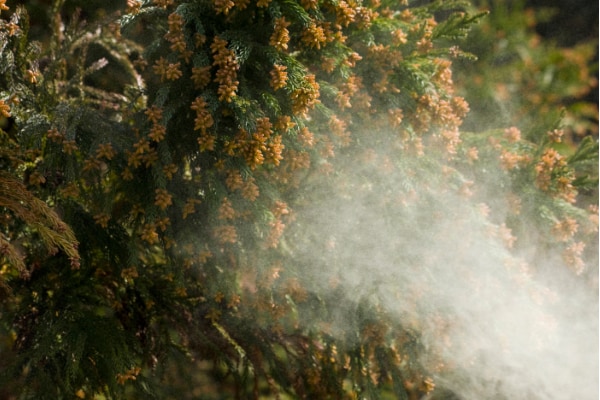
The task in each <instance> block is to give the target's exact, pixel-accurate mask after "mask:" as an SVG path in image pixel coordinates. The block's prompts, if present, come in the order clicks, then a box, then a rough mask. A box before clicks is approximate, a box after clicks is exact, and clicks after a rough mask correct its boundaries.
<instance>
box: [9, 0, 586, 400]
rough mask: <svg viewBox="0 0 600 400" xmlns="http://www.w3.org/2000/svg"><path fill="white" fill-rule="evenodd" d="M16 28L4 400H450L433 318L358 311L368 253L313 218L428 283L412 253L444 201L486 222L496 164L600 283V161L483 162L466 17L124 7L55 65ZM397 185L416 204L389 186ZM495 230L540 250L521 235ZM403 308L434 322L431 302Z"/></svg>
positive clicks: (229, 6)
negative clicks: (352, 256) (598, 248)
mask: <svg viewBox="0 0 600 400" xmlns="http://www.w3.org/2000/svg"><path fill="white" fill-rule="evenodd" d="M5 3H6V2H5V1H3V0H0V9H2V16H3V17H4V16H6V15H9V17H6V18H5V19H3V20H2V22H1V26H0V70H1V72H2V77H1V78H0V116H1V117H2V118H3V119H2V120H3V121H5V122H6V124H4V125H3V127H2V131H0V133H1V136H0V145H1V146H0V164H1V165H2V172H1V173H0V208H1V209H2V212H3V217H2V225H1V226H0V227H1V231H0V255H1V257H2V258H1V259H0V261H1V263H2V264H1V270H0V283H1V285H2V297H1V301H2V303H1V309H0V327H1V330H0V334H1V338H2V342H0V370H1V371H2V372H1V376H0V378H1V380H0V387H2V388H4V390H5V392H6V393H7V396H8V395H9V394H12V395H16V396H20V397H19V398H36V399H43V398H48V399H59V398H75V397H76V398H82V399H83V398H115V399H116V398H119V399H122V398H142V397H143V398H152V397H155V398H160V399H168V398H173V399H175V398H177V399H187V398H189V399H191V398H239V399H246V398H259V397H261V396H268V398H285V396H290V397H291V398H314V399H317V398H318V399H325V398H334V399H342V398H348V399H353V398H373V399H374V398H385V396H388V397H389V396H393V398H399V399H418V398H422V397H423V396H425V395H427V394H428V393H431V392H432V391H433V392H434V393H435V392H436V389H435V387H436V380H435V376H437V375H439V374H442V373H444V371H447V370H448V369H451V368H452V366H444V365H443V363H442V362H441V361H439V360H438V358H437V357H438V356H439V355H436V354H431V352H430V351H428V350H427V349H426V348H425V345H424V342H423V341H422V340H421V339H420V336H419V328H420V327H421V326H423V325H422V324H423V323H424V320H426V319H428V318H429V316H427V317H425V316H424V317H423V320H421V321H419V320H418V318H417V319H416V320H415V318H413V317H407V319H406V320H405V319H403V318H395V317H392V315H391V313H392V310H389V309H387V308H386V307H385V306H383V305H382V303H381V302H379V301H378V300H377V296H371V295H360V296H358V297H357V298H350V297H348V296H347V295H345V294H343V293H342V292H343V290H342V285H339V284H337V283H336V282H339V281H340V280H341V279H343V276H344V271H345V270H344V266H345V265H346V264H348V265H349V264H351V263H352V261H351V260H348V257H349V256H348V255H347V254H344V250H345V249H347V246H345V245H340V246H337V247H336V244H335V239H337V240H340V239H341V238H339V237H338V238H333V237H320V236H318V235H320V233H319V232H316V233H311V232H310V229H309V227H310V226H313V225H314V221H315V218H316V219H317V220H318V219H319V216H316V217H315V214H314V213H313V208H312V206H313V205H314V204H316V203H317V202H319V201H321V200H322V198H323V197H329V198H331V197H333V196H335V197H336V198H338V196H340V197H339V198H341V199H349V198H352V197H353V196H358V193H362V194H361V196H365V198H367V199H369V201H372V202H373V204H377V205H378V208H377V210H380V213H381V215H383V217H381V215H379V218H383V220H384V221H386V222H385V223H386V224H387V223H388V222H389V224H391V225H394V227H395V228H394V229H396V230H394V232H395V233H396V234H397V235H398V239H397V241H395V242H394V243H393V245H394V249H395V251H397V252H398V253H402V254H405V255H406V258H407V259H410V258H411V257H412V256H413V255H412V254H410V253H411V248H410V241H411V240H414V238H412V239H411V238H410V236H411V233H407V230H409V229H410V226H411V224H415V226H417V225H418V224H419V223H426V221H428V219H427V218H429V214H428V211H427V207H428V205H430V204H432V203H431V201H433V200H432V197H435V196H434V195H433V194H432V191H435V190H440V191H450V192H452V193H454V194H456V196H457V198H462V199H464V204H463V205H461V208H460V210H471V211H472V210H481V208H482V206H481V204H480V203H479V202H478V199H477V197H476V196H475V197H472V196H471V191H472V190H473V191H476V187H477V183H478V182H479V181H482V182H483V181H486V179H487V175H486V173H487V172H486V169H485V168H473V165H475V164H477V163H478V162H479V163H481V162H483V161H481V160H490V161H486V162H488V163H489V168H490V169H495V170H497V171H500V173H501V174H502V176H503V179H504V181H503V182H506V185H505V186H503V187H504V188H506V190H507V191H509V192H510V195H511V196H513V197H511V198H512V199H513V200H514V201H515V202H516V203H519V204H521V202H523V204H525V205H526V207H529V208H531V209H532V210H533V211H532V213H533V214H534V215H537V216H538V217H536V218H534V220H533V223H534V224H537V225H536V226H538V227H539V228H540V231H542V232H543V231H546V232H548V228H549V227H551V232H553V233H552V234H550V235H548V237H547V238H546V241H545V243H546V244H548V246H549V247H552V248H553V249H554V250H553V251H556V252H557V254H562V255H563V258H564V261H565V264H566V266H567V267H571V268H572V271H573V272H572V273H573V274H578V275H581V276H582V279H587V278H588V277H589V275H588V274H591V273H592V272H590V271H587V270H586V262H585V257H586V253H585V249H584V247H585V243H586V242H587V241H588V240H590V239H589V238H590V237H591V238H593V237H595V236H594V235H595V234H596V231H597V230H596V229H597V228H596V226H595V224H594V222H596V223H597V217H596V220H595V221H594V216H596V212H597V208H594V204H591V205H590V204H583V205H582V204H580V203H578V202H577V194H578V188H579V187H580V185H585V188H586V190H590V188H593V187H594V185H595V184H596V183H595V182H594V181H593V179H592V178H593V177H592V178H589V177H586V176H585V174H586V173H587V171H589V168H588V167H589V165H590V162H591V161H590V160H593V159H594V158H595V157H597V143H596V142H595V140H594V139H592V138H588V139H585V140H583V141H582V142H581V145H580V147H579V148H578V149H574V150H573V151H572V154H571V155H570V156H568V157H567V156H563V155H561V154H560V153H559V152H558V151H557V150H556V149H555V148H554V147H552V146H553V144H555V143H556V142H557V141H559V139H560V138H559V137H558V136H557V135H559V133H558V130H557V131H550V133H549V134H548V136H547V137H546V138H545V139H543V140H540V141H539V143H536V142H534V141H527V142H526V141H524V140H521V138H520V136H519V132H518V129H517V128H510V127H506V130H502V129H500V130H495V131H489V132H485V133H481V134H476V133H473V134H470V135H469V136H468V137H467V138H462V137H461V134H460V131H459V128H460V126H461V123H462V120H463V118H464V117H465V116H466V115H467V113H468V111H469V106H468V104H467V103H466V101H465V100H464V99H463V98H462V97H460V96H458V95H457V93H456V90H455V85H454V82H453V80H452V69H451V68H452V62H453V60H455V59H457V58H465V59H472V58H473V56H472V55H471V54H468V53H465V52H463V51H462V50H461V49H460V48H459V45H460V43H461V40H462V39H463V38H465V37H466V35H467V32H468V30H469V28H470V27H471V26H472V25H473V24H475V23H477V22H478V21H479V20H480V19H481V18H482V17H484V15H485V12H470V11H469V10H470V7H469V4H468V3H467V2H463V1H460V0H451V1H425V2H423V1H418V2H413V1H408V0H406V1H396V0H394V1H391V0H369V1H346V0H321V1H316V0H300V1H296V0H258V1H254V0H202V1H198V0H151V1H150V0H144V1H142V0H128V1H127V6H126V8H124V9H123V10H121V13H120V14H119V15H117V16H110V17H107V18H106V20H104V21H100V22H97V23H94V25H93V26H92V25H91V24H88V25H86V24H84V23H83V21H82V20H81V19H80V18H79V17H78V15H77V14H75V15H71V16H70V18H69V20H68V21H66V20H65V21H63V20H62V19H61V12H60V6H61V3H62V2H60V1H57V2H56V3H55V6H54V8H53V9H52V10H51V15H50V20H51V21H52V32H51V36H50V39H48V40H47V41H44V42H43V43H40V42H35V41H31V40H30V39H29V38H28V28H29V27H28V25H29V22H28V16H27V10H26V9H25V8H23V7H19V8H16V9H11V10H9V9H8V6H7V5H6V4H5ZM480 158H481V160H479V159H480ZM349 159H350V160H353V162H352V163H348V161H347V160H349ZM478 160H479V161H478ZM578 165H580V166H582V167H581V168H578ZM584 167H585V168H584ZM373 171H375V172H373ZM392 172H393V174H394V176H397V175H400V176H401V177H402V178H398V179H397V180H395V181H394V184H395V187H394V188H390V187H388V186H386V184H384V183H380V181H379V180H376V179H374V178H375V177H376V176H380V175H386V174H391V173H392ZM392 189H393V190H392ZM313 193H319V195H318V196H316V195H314V194H313ZM330 196H331V197H330ZM461 196H462V197H461ZM417 198H418V199H417ZM587 203H590V201H589V200H588V202H587ZM592 203H593V201H592ZM336 206H339V210H338V211H340V210H343V209H344V207H345V206H344V204H343V203H341V204H338V205H332V207H333V208H335V207H336ZM411 207H412V208H414V209H416V210H417V211H418V212H420V213H421V214H422V218H423V219H418V218H417V219H414V218H413V219H409V213H408V211H406V210H407V209H412V208H411ZM590 210H591V211H590ZM331 211H332V213H333V215H335V213H336V210H335V209H333V210H331ZM445 211H447V212H453V211H452V210H451V205H449V206H448V210H439V212H445ZM454 212H455V211H454ZM465 212H469V211H465ZM410 215H414V214H413V213H412V212H411V213H410ZM478 215H479V217H477V218H478V221H480V223H481V226H485V227H487V228H490V227H491V228H490V229H492V230H493V231H494V234H493V235H492V236H493V240H496V239H498V241H499V242H502V241H503V243H504V246H505V247H504V249H507V251H510V249H511V248H518V246H519V243H520V242H519V240H520V239H519V237H518V233H519V231H520V230H524V229H525V227H524V226H523V225H522V224H520V222H523V221H520V220H519V218H518V217H515V215H516V214H514V215H511V216H508V217H506V219H503V218H504V217H505V216H504V215H497V216H494V215H492V216H490V217H489V218H488V213H487V212H478ZM328 218H329V217H327V218H324V221H329V219H328ZM481 221H485V222H481ZM332 224H333V223H332ZM363 225H364V223H362V222H358V223H356V225H353V227H354V228H356V229H362V228H363V227H364V226H363ZM487 228H486V229H487ZM578 228H579V229H578ZM482 229H483V228H482ZM511 229H513V231H511ZM511 232H512V233H514V234H515V235H516V236H513V235H512V233H511ZM311 235H317V237H312V236H311ZM552 235H554V236H552ZM409 239H411V240H409ZM422 239H423V240H427V239H426V238H422ZM358 245H360V243H359V244H358ZM307 247H308V248H310V249H312V250H311V251H312V252H316V253H321V252H322V253H323V254H326V253H327V254H333V255H332V256H331V257H330V258H327V261H326V262H323V261H319V260H321V259H320V258H318V257H315V258H311V257H306V256H303V255H302V254H305V249H306V248H307ZM503 251H504V250H503ZM328 252H330V253H328ZM328 257H329V256H328ZM331 260H334V261H335V265H334V263H333V262H330V261H331ZM399 260H404V259H403V258H402V257H400V258H399ZM320 262H322V264H320ZM398 263H399V266H398V268H408V267H406V265H405V264H406V261H398ZM403 263H404V264H403ZM411 268H412V267H411ZM320 269H327V271H328V272H327V274H325V275H322V274H319V273H318V272H319V270H320ZM413 272H414V273H419V271H418V270H414V271H413ZM324 276H326V277H327V279H328V281H327V282H319V283H318V285H315V281H317V280H319V279H322V278H323V277H324ZM317 287H318V289H317ZM322 287H326V288H327V290H322ZM401 289H402V290H401V291H400V292H401V293H400V294H398V293H396V295H399V296H401V297H402V296H404V298H403V300H402V301H405V302H407V303H410V302H415V312H416V310H418V308H419V306H418V303H419V302H420V301H421V300H420V298H421V296H419V295H417V294H416V292H417V291H418V290H420V288H416V287H410V285H409V284H408V283H407V284H406V285H405V286H402V288H401ZM341 303H343V304H341ZM438 317H439V318H441V319H440V320H436V321H438V322H439V325H440V330H441V331H442V330H443V329H442V328H441V327H443V326H444V324H447V323H448V321H447V320H444V318H443V317H442V316H437V317H436V318H438ZM337 319H341V320H344V321H345V322H344V326H345V329H344V330H343V332H342V333H341V330H340V329H339V326H337V325H338V324H336V323H335V321H336V320H337ZM442 336H443V332H441V333H440V337H442ZM440 340H441V339H440ZM438 388H439V386H438ZM440 390H441V389H440ZM94 396H103V397H94ZM219 396H220V397H219Z"/></svg>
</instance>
